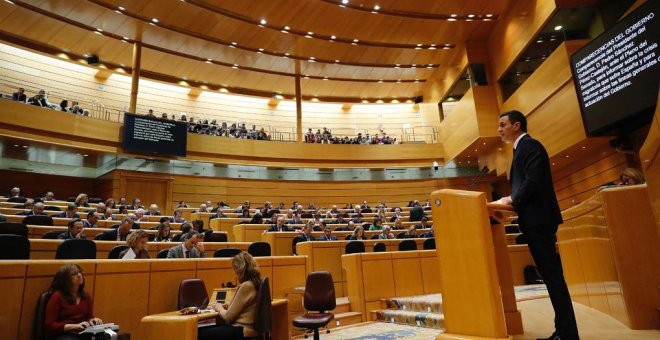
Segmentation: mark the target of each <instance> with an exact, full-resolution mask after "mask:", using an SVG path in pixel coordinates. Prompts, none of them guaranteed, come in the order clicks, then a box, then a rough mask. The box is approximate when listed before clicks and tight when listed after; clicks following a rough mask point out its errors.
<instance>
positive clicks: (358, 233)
mask: <svg viewBox="0 0 660 340" xmlns="http://www.w3.org/2000/svg"><path fill="white" fill-rule="evenodd" d="M348 239H349V240H366V239H367V236H365V235H364V228H362V227H355V230H353V234H351V236H350V237H349V238H348Z"/></svg>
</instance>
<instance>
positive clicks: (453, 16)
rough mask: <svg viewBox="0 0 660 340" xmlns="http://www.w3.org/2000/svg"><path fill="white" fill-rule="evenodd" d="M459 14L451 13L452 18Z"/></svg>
mask: <svg viewBox="0 0 660 340" xmlns="http://www.w3.org/2000/svg"><path fill="white" fill-rule="evenodd" d="M457 16H458V14H452V15H450V17H452V18H456V17H457Z"/></svg>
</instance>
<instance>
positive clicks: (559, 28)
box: [555, 25, 563, 31]
mask: <svg viewBox="0 0 660 340" xmlns="http://www.w3.org/2000/svg"><path fill="white" fill-rule="evenodd" d="M562 28H563V27H562V26H561V25H557V26H555V31H561V29H562Z"/></svg>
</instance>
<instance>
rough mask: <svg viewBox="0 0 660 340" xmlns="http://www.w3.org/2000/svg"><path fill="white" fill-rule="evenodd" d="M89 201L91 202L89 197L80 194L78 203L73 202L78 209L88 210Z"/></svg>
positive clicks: (77, 198)
mask: <svg viewBox="0 0 660 340" xmlns="http://www.w3.org/2000/svg"><path fill="white" fill-rule="evenodd" d="M87 201H89V197H87V194H78V196H77V197H76V201H75V202H73V203H74V204H75V205H76V206H77V207H85V208H87V207H89V203H87Z"/></svg>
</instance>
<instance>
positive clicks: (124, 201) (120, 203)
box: [117, 197, 128, 207]
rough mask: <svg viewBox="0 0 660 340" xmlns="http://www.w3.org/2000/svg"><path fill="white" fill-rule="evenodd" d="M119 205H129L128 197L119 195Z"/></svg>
mask: <svg viewBox="0 0 660 340" xmlns="http://www.w3.org/2000/svg"><path fill="white" fill-rule="evenodd" d="M117 205H125V206H127V207H128V202H127V201H126V197H119V203H117Z"/></svg>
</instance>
